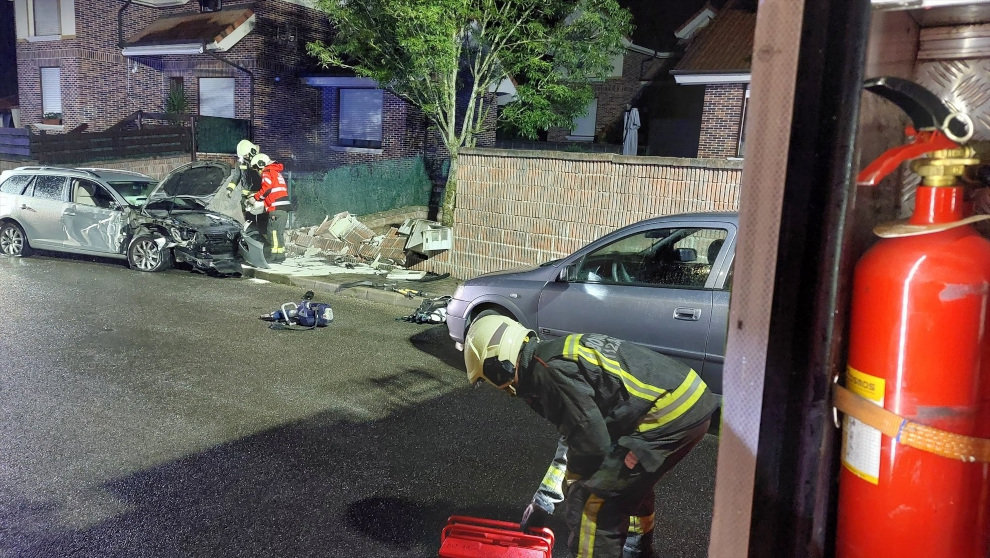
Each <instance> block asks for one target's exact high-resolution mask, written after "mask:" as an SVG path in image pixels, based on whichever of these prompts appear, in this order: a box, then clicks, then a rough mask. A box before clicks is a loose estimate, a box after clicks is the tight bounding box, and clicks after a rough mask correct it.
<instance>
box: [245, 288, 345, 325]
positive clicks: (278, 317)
mask: <svg viewBox="0 0 990 558" xmlns="http://www.w3.org/2000/svg"><path fill="white" fill-rule="evenodd" d="M313 296H314V294H313V291H306V294H304V295H303V298H302V300H301V301H300V302H299V303H298V304H296V303H294V302H286V303H285V304H283V305H282V306H281V307H280V308H279V309H278V310H275V311H274V312H272V313H270V314H264V315H262V316H259V319H261V320H264V321H266V322H271V324H270V325H269V326H268V327H269V328H271V329H290V330H310V329H316V328H318V327H326V326H328V325H330V322H332V321H333V309H332V308H331V307H330V305H329V304H327V303H325V302H313Z"/></svg>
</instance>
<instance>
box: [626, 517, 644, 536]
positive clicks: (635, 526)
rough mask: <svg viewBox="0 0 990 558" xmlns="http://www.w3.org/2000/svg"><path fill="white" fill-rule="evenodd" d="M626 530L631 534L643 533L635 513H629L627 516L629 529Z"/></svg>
mask: <svg viewBox="0 0 990 558" xmlns="http://www.w3.org/2000/svg"><path fill="white" fill-rule="evenodd" d="M628 531H629V533H631V534H633V535H642V534H643V528H642V527H640V522H639V518H638V517H636V516H635V515H630V516H629V529H628Z"/></svg>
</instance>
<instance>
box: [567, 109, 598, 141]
mask: <svg viewBox="0 0 990 558" xmlns="http://www.w3.org/2000/svg"><path fill="white" fill-rule="evenodd" d="M597 119H598V99H592V100H591V102H590V103H588V110H587V112H585V113H584V116H579V117H577V118H575V119H574V128H573V129H572V130H571V136H572V137H573V138H582V139H585V138H587V140H588V141H591V140H593V139H594V137H595V121H596V120H597Z"/></svg>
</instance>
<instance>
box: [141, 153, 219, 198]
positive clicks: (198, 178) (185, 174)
mask: <svg viewBox="0 0 990 558" xmlns="http://www.w3.org/2000/svg"><path fill="white" fill-rule="evenodd" d="M231 172H232V169H231V167H230V165H227V164H226V163H221V162H218V161H194V162H192V163H188V164H186V165H183V166H181V167H179V168H177V169H175V170H173V171H172V172H170V173H168V175H166V176H165V178H163V179H162V180H161V182H159V183H158V185H157V186H155V188H154V189H153V190H152V191H151V192H150V193H149V194H148V199H147V200H145V202H144V206H143V207H142V209H146V208H147V206H148V205H149V204H152V203H154V202H156V201H160V200H163V199H167V198H172V197H177V196H186V197H195V198H200V199H202V200H203V205H206V204H207V203H208V202H209V201H210V200H211V199H213V196H214V195H216V193H217V192H219V191H220V189H221V188H223V187H224V186H225V185H226V184H227V180H228V179H229V178H230V175H231Z"/></svg>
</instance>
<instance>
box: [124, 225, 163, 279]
mask: <svg viewBox="0 0 990 558" xmlns="http://www.w3.org/2000/svg"><path fill="white" fill-rule="evenodd" d="M127 263H128V264H129V265H130V266H131V269H136V270H138V271H149V272H154V271H163V270H166V269H168V268H169V267H171V265H172V251H171V250H169V249H167V248H163V247H162V246H161V245H160V244H159V243H158V242H155V237H154V236H151V235H147V234H144V235H141V236H139V237H137V238H135V239H134V241H133V242H131V245H130V247H128V248H127Z"/></svg>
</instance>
